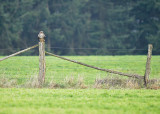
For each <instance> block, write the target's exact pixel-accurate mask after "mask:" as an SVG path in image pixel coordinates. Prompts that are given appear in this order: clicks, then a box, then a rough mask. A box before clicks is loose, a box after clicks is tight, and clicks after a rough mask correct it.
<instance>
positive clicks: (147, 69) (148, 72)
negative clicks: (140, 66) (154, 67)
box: [144, 44, 153, 86]
mask: <svg viewBox="0 0 160 114" xmlns="http://www.w3.org/2000/svg"><path fill="white" fill-rule="evenodd" d="M152 48H153V46H152V44H149V45H148V55H147V62H146V71H145V75H144V84H145V86H147V84H148V82H149V74H150V70H151V68H150V64H151V57H152Z"/></svg>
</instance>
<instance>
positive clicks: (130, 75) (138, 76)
mask: <svg viewBox="0 0 160 114" xmlns="http://www.w3.org/2000/svg"><path fill="white" fill-rule="evenodd" d="M45 53H46V54H48V55H51V56H54V57H58V58H60V59H63V60H66V61H70V62H73V63H77V64H80V65H83V66H86V67H90V68H93V69H96V70H101V71H105V72H109V73H114V74H118V75H123V76H127V77H132V78H138V79H143V76H140V75H138V74H127V73H122V72H118V71H114V70H110V69H102V68H98V67H95V66H91V65H88V64H84V63H81V62H78V61H74V60H71V59H67V58H65V57H61V56H58V55H55V54H52V53H49V52H45Z"/></svg>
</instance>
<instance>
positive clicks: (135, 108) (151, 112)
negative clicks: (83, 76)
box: [0, 89, 160, 114]
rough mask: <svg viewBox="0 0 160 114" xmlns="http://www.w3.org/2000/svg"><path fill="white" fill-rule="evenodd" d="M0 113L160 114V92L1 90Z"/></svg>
mask: <svg viewBox="0 0 160 114" xmlns="http://www.w3.org/2000/svg"><path fill="white" fill-rule="evenodd" d="M0 113H1V114H12V113H14V114H22V113H23V114H29V113H33V114H35V113H37V114H42V113H46V114H49V113H50V114H52V113H56V114H61V113H67V114H83V113H86V114H104V113H105V114H112V113H113V114H117V113H126V114H128V113H130V114H145V113H146V114H159V113H160V91H159V90H102V89H101V90H98V89H85V90H80V89H0Z"/></svg>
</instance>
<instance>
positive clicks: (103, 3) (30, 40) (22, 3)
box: [0, 0, 160, 55]
mask: <svg viewBox="0 0 160 114" xmlns="http://www.w3.org/2000/svg"><path fill="white" fill-rule="evenodd" d="M40 30H43V31H44V33H45V34H46V50H47V51H51V52H55V53H57V54H60V55H95V54H96V55H143V54H146V53H147V46H148V44H149V43H151V44H153V46H154V50H153V54H154V55H158V54H160V44H159V43H160V1H159V0H0V55H8V54H11V53H13V52H16V51H18V50H21V49H24V48H27V47H29V46H32V45H34V44H37V43H38V38H37V35H38V33H39V31H40ZM37 53H38V51H37V50H32V51H30V52H28V53H27V54H28V55H36V54H37Z"/></svg>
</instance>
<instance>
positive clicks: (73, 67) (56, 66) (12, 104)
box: [0, 56, 160, 114]
mask: <svg viewBox="0 0 160 114" xmlns="http://www.w3.org/2000/svg"><path fill="white" fill-rule="evenodd" d="M68 58H70V59H74V60H77V61H80V62H84V63H87V64H90V65H94V66H96V67H100V68H107V69H114V70H117V71H121V72H126V73H136V74H140V75H144V72H145V64H146V56H68ZM159 66H160V56H153V57H152V62H151V75H150V78H159V77H160V71H159ZM46 68H47V69H46V82H47V81H52V80H53V81H54V82H57V83H61V82H63V81H64V79H65V78H66V77H71V76H72V77H74V78H78V77H83V78H84V81H85V84H86V85H87V84H88V85H93V84H94V82H95V79H96V78H105V77H120V76H118V75H113V74H109V73H106V72H102V71H97V70H94V69H91V68H87V67H83V66H80V65H77V64H74V63H70V62H67V61H64V60H60V59H58V58H55V57H50V56H47V57H46ZM38 70H39V63H38V57H37V56H16V57H13V58H10V59H7V60H5V61H2V62H0V79H2V78H7V79H11V80H12V79H16V80H17V81H18V83H19V84H23V83H25V82H26V81H27V80H28V79H30V78H31V77H35V76H37V75H38ZM120 78H122V77H120ZM124 78H126V77H124ZM1 81H2V80H1ZM1 83H3V82H0V85H1ZM8 84H10V83H8ZM11 87H12V86H11ZM18 87H19V86H18ZM0 113H1V114H12V113H13V114H21V113H24V114H25V113H27V114H28V113H33V114H35V113H37V114H41V113H47V114H48V113H56V114H57V113H58V114H61V113H68V114H72V113H75V114H83V113H87V114H91V113H92V114H97V113H99V114H103V113H115V114H117V113H126V114H128V113H131V114H139V113H142V114H144V113H154V114H159V113H160V90H147V89H138V90H137V89H93V88H88V89H44V88H43V89H42V88H41V89H38V88H37V89H36V88H35V89H27V88H0Z"/></svg>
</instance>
